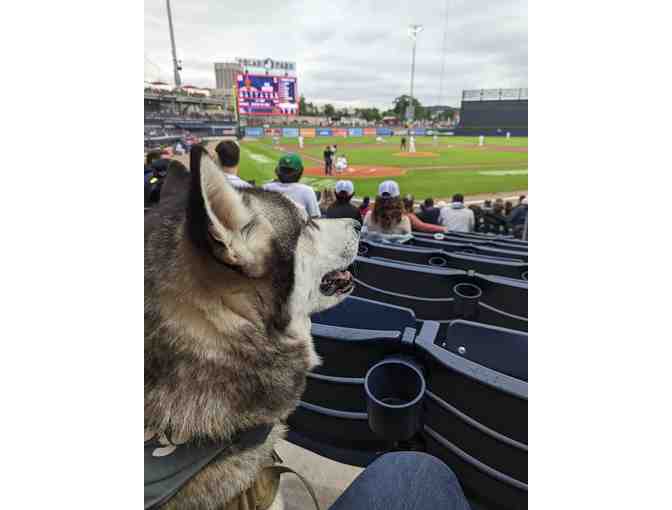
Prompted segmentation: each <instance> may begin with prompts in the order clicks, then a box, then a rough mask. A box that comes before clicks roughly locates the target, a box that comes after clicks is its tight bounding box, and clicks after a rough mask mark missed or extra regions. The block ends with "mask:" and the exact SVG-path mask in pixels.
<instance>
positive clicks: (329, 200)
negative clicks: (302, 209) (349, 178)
mask: <svg viewBox="0 0 672 510" xmlns="http://www.w3.org/2000/svg"><path fill="white" fill-rule="evenodd" d="M334 203H336V194H335V193H334V189H333V188H324V189H323V190H322V194H321V195H320V202H319V206H320V213H322V216H324V215H325V214H326V212H327V209H329V208H330V207H331V206H332V205H333V204H334Z"/></svg>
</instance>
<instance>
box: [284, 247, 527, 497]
mask: <svg viewBox="0 0 672 510" xmlns="http://www.w3.org/2000/svg"><path fill="white" fill-rule="evenodd" d="M423 243H424V244H423ZM432 243H433V244H432ZM493 250H494V251H496V253H498V255H497V256H494V255H492V251H493ZM359 253H360V256H359V257H357V259H356V262H355V263H354V264H353V266H352V267H351V271H352V273H353V275H354V278H355V281H356V285H357V286H356V289H355V292H354V294H353V295H352V296H350V297H348V298H347V299H346V300H345V301H344V302H343V303H341V304H340V305H339V306H337V307H335V308H332V309H330V310H327V311H325V312H321V313H319V314H316V315H314V316H313V329H312V333H313V337H314V341H315V347H316V350H317V352H318V354H319V355H320V357H321V358H322V360H323V363H322V365H320V366H319V367H317V368H316V369H315V370H314V371H313V372H312V373H311V374H309V376H308V383H307V387H306V391H305V393H304V394H303V396H302V399H301V402H300V404H299V407H298V408H297V410H296V411H295V412H294V413H293V414H292V416H290V418H289V420H288V424H289V426H290V433H289V439H290V440H291V441H293V442H295V443H296V444H299V445H301V446H304V447H306V448H308V449H310V450H313V451H315V452H316V453H318V454H320V455H323V456H326V457H329V458H332V459H334V460H338V461H341V462H346V463H349V464H353V465H359V466H366V465H368V464H369V463H370V462H372V461H373V460H374V459H375V458H377V457H378V456H380V455H382V454H383V453H385V452H388V451H394V450H400V449H402V450H403V449H412V450H420V451H426V452H428V453H430V454H432V455H435V456H436V457H438V458H440V459H442V460H443V461H444V462H446V464H448V465H449V466H450V467H451V468H452V469H453V471H454V472H455V473H456V474H457V476H458V478H459V479H460V482H461V484H462V486H463V488H464V489H465V493H466V494H467V496H468V497H469V498H470V500H471V501H472V505H473V503H474V502H476V505H479V506H478V507H479V508H487V509H491V508H492V509H495V508H502V509H521V508H527V383H528V374H527V332H526V331H527V288H528V283H527V281H526V278H527V243H526V242H521V241H518V240H513V239H510V238H505V237H501V236H500V237H495V236H487V235H478V234H450V235H446V236H445V238H444V239H443V240H441V241H436V240H435V239H433V238H432V237H431V236H429V235H428V236H423V235H416V236H415V238H414V239H413V241H412V243H410V244H405V245H395V244H388V243H374V242H370V241H364V240H363V241H361V242H360V250H359ZM476 505H474V507H476Z"/></svg>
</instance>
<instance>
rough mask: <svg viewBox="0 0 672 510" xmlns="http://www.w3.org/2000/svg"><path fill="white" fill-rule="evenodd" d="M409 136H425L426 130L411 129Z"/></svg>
mask: <svg viewBox="0 0 672 510" xmlns="http://www.w3.org/2000/svg"><path fill="white" fill-rule="evenodd" d="M410 131H411V134H412V135H415V136H425V135H426V134H427V130H426V129H425V128H411V130H410Z"/></svg>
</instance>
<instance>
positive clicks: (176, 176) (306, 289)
mask: <svg viewBox="0 0 672 510" xmlns="http://www.w3.org/2000/svg"><path fill="white" fill-rule="evenodd" d="M179 166H180V165H179V164H174V165H172V166H171V169H170V170H169V176H168V178H167V180H166V183H165V184H164V189H163V192H162V195H163V196H162V200H161V206H160V207H159V209H158V210H156V211H152V212H150V213H148V215H147V216H146V217H145V429H146V430H151V431H158V432H165V433H166V434H168V435H169V437H172V438H174V440H175V441H179V442H183V441H194V440H197V439H198V438H200V437H208V438H214V439H221V440H222V441H227V440H228V439H230V438H231V437H232V436H233V435H234V434H235V433H237V432H240V431H242V430H245V429H248V428H250V427H253V426H257V425H260V424H272V425H274V426H273V429H272V431H271V433H270V435H269V436H268V438H267V440H266V441H265V443H264V444H262V445H260V446H258V447H256V448H253V449H251V450H244V451H237V450H236V446H235V445H233V446H232V449H231V452H233V453H232V454H231V455H228V456H225V457H223V458H222V459H219V460H217V461H215V462H213V463H212V464H210V465H209V466H208V467H206V468H205V469H204V470H203V471H201V472H200V473H199V474H198V475H197V476H196V477H194V478H193V479H192V480H191V481H190V482H189V483H188V484H187V485H186V486H185V487H184V488H183V489H182V490H180V491H179V492H178V493H177V495H175V496H174V497H173V498H172V499H171V500H170V501H169V503H168V504H167V505H166V508H179V509H192V508H193V509H217V508H226V507H227V503H228V502H230V501H231V500H233V499H235V498H236V497H237V496H238V495H239V494H240V493H241V492H242V491H244V490H245V489H247V488H248V487H250V486H251V485H252V484H253V482H254V481H255V479H256V478H257V476H258V474H259V472H260V470H261V469H262V467H263V466H264V465H265V464H266V463H268V460H269V458H270V455H271V452H272V449H273V445H274V444H275V443H276V442H277V441H278V439H279V438H281V437H282V435H283V433H284V428H283V425H282V421H283V420H284V419H285V418H286V417H287V416H288V415H289V414H290V413H291V412H292V411H293V410H294V408H295V407H296V405H297V403H298V399H299V398H300V396H301V394H302V392H303V390H304V387H305V378H306V373H307V372H308V371H309V370H310V369H311V368H313V367H314V366H315V365H316V364H317V363H318V362H319V359H318V357H317V355H316V353H315V351H314V348H313V344H312V339H311V336H310V314H312V313H314V312H316V311H319V310H323V309H325V308H328V307H330V306H333V305H335V304H337V303H338V302H339V301H341V300H342V299H343V298H344V297H345V296H346V295H347V294H348V293H349V292H350V290H351V283H350V275H349V273H347V272H342V271H341V272H338V271H339V270H343V269H344V268H346V267H347V266H348V265H349V264H350V263H351V262H352V260H353V259H354V257H355V255H356V251H357V238H358V229H357V228H356V225H355V223H354V222H352V221H351V220H316V221H313V220H311V219H309V218H307V217H306V215H305V214H304V213H303V212H302V211H301V210H300V208H298V207H297V206H296V205H295V204H294V203H293V202H291V201H290V200H289V199H287V198H286V197H284V196H282V195H280V194H277V193H272V192H266V191H262V190H259V189H252V188H250V189H241V190H236V189H234V188H233V187H231V186H230V185H229V184H228V182H227V179H226V177H225V176H224V175H223V174H222V171H221V169H220V168H218V167H217V165H216V164H215V163H214V161H213V160H212V159H211V158H210V157H209V155H208V154H207V152H206V151H205V150H203V149H202V148H201V147H199V146H196V147H195V148H194V149H193V152H192V158H191V163H190V167H191V168H190V172H186V169H185V168H184V167H182V169H180V168H179ZM334 271H337V272H335V273H334ZM327 274H330V275H331V276H327V278H326V279H324V277H325V275H327Z"/></svg>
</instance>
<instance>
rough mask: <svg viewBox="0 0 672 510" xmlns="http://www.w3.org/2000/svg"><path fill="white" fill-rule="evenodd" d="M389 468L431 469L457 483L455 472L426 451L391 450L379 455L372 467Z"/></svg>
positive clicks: (411, 470) (396, 469)
mask: <svg viewBox="0 0 672 510" xmlns="http://www.w3.org/2000/svg"><path fill="white" fill-rule="evenodd" d="M374 466H376V469H383V470H385V469H389V470H394V471H395V472H398V471H399V470H400V469H402V470H403V469H408V470H409V471H410V472H412V473H415V472H422V471H429V472H432V473H436V474H437V475H440V476H442V477H443V478H445V479H446V481H448V480H450V481H454V482H456V483H457V477H456V476H455V473H453V471H452V470H451V469H450V468H449V467H448V466H447V465H446V464H445V463H443V462H442V461H441V460H439V459H437V458H436V457H434V456H433V455H430V454H428V453H424V452H391V453H386V454H385V455H381V456H380V457H378V458H377V459H376V460H375V461H374V462H373V463H371V465H370V466H369V467H370V468H373V467H374Z"/></svg>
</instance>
